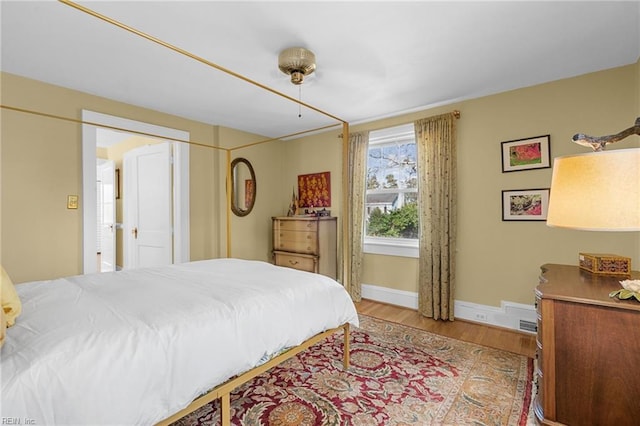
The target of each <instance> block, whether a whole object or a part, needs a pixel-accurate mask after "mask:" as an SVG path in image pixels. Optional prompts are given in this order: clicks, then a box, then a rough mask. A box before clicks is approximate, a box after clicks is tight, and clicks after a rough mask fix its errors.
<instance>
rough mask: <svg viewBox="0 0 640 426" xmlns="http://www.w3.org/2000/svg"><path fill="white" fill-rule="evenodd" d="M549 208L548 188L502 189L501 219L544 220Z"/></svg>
mask: <svg viewBox="0 0 640 426" xmlns="http://www.w3.org/2000/svg"><path fill="white" fill-rule="evenodd" d="M548 210H549V188H542V189H518V190H507V191H502V220H503V221H536V220H537V221H544V220H547V211H548Z"/></svg>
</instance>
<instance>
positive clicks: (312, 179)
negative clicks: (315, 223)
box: [298, 172, 331, 208]
mask: <svg viewBox="0 0 640 426" xmlns="http://www.w3.org/2000/svg"><path fill="white" fill-rule="evenodd" d="M298 199H299V200H298V205H299V207H313V208H315V207H331V172H322V173H311V174H308V175H299V176H298Z"/></svg>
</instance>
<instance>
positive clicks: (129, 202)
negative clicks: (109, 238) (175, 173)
mask: <svg viewBox="0 0 640 426" xmlns="http://www.w3.org/2000/svg"><path fill="white" fill-rule="evenodd" d="M123 175H124V186H125V190H124V194H125V195H124V214H125V217H126V220H125V228H124V232H125V238H124V240H125V244H126V247H125V253H126V256H127V262H126V263H125V267H126V268H128V269H132V268H142V267H148V266H161V265H170V264H172V263H173V229H172V197H171V194H172V186H171V180H172V179H171V144H170V143H168V142H164V143H159V144H155V145H147V146H143V147H140V148H136V149H133V150H131V151H129V152H126V153H125V154H124V159H123Z"/></svg>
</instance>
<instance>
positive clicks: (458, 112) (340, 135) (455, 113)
mask: <svg viewBox="0 0 640 426" xmlns="http://www.w3.org/2000/svg"><path fill="white" fill-rule="evenodd" d="M445 114H446V113H445ZM450 114H452V115H453V116H454V117H455V118H456V119H458V120H459V119H460V111H459V110H457V109H454V110H453V111H451V112H450ZM438 115H443V114H438ZM434 117H435V116H434ZM404 124H409V123H400V124H397V126H402V125H404ZM395 126H396V125H394V126H387V127H378V128H376V129H370V130H369V131H373V132H375V131H376V130H382V129H387V128H389V127H395ZM338 138H342V133H340V134H339V135H338Z"/></svg>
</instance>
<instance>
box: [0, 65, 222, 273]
mask: <svg viewBox="0 0 640 426" xmlns="http://www.w3.org/2000/svg"><path fill="white" fill-rule="evenodd" d="M0 78H1V80H0V89H1V92H2V104H3V105H10V106H13V107H18V108H24V109H28V110H35V111H41V112H45V113H48V114H55V115H59V116H63V117H69V118H72V119H77V120H79V119H80V118H81V111H82V109H88V110H92V111H97V112H101V113H105V114H111V115H115V116H119V117H126V118H129V119H133V120H139V121H143V122H147V123H152V124H157V125H161V126H166V127H171V128H176V129H181V130H185V131H188V132H190V134H191V140H194V141H198V142H200V143H203V144H209V145H214V144H215V143H216V142H215V139H214V131H213V126H210V125H206V124H203V123H197V122H194V121H190V120H185V119H182V118H179V117H175V116H171V115H167V114H162V113H158V112H156V111H152V110H148V109H144V108H139V107H135V106H132V105H127V104H123V103H119V102H114V101H111V100H108V99H104V98H100V97H96V96H92V95H88V94H85V93H81V92H77V91H73V90H68V89H64V88H61V87H57V86H52V85H48V84H43V83H40V82H37V81H34V80H29V79H25V78H21V77H18V76H15V75H11V74H6V73H2V74H0ZM1 120H2V123H1V124H2V130H1V135H0V137H1V146H0V149H1V155H2V158H1V179H2V181H1V182H2V185H1V190H2V193H1V202H2V209H1V210H2V216H1V221H2V222H1V233H2V234H1V236H0V238H1V244H0V245H1V249H0V250H1V251H0V261H1V262H2V264H3V266H4V267H5V268H6V269H7V271H8V272H9V273H10V274H11V276H12V278H13V279H14V280H15V281H16V282H23V281H29V280H38V279H46V278H54V277H60V276H66V275H73V274H79V273H81V271H82V199H80V208H79V209H77V210H68V209H67V208H66V200H67V195H71V194H75V195H81V194H82V159H81V155H82V154H81V152H82V150H81V146H82V140H81V139H82V136H81V134H82V132H81V126H80V125H79V124H77V123H74V122H68V121H64V120H56V119H52V118H46V117H41V116H37V115H33V114H26V113H22V112H16V111H10V110H7V109H3V110H2V116H1ZM216 161H217V158H216V157H215V150H213V149H210V148H206V147H198V146H192V147H191V150H190V169H191V187H190V198H191V206H190V219H191V258H192V259H194V260H195V259H203V258H209V257H216V256H217V255H218V254H219V244H218V239H219V236H218V235H217V232H218V229H219V227H218V226H217V225H216V222H217V221H219V220H220V207H219V206H218V205H217V204H216V202H217V199H216V198H215V197H214V194H216V193H217V191H219V188H218V187H219V183H218V182H217V181H216V178H215V175H214V170H215V167H216ZM223 211H224V210H223Z"/></svg>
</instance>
